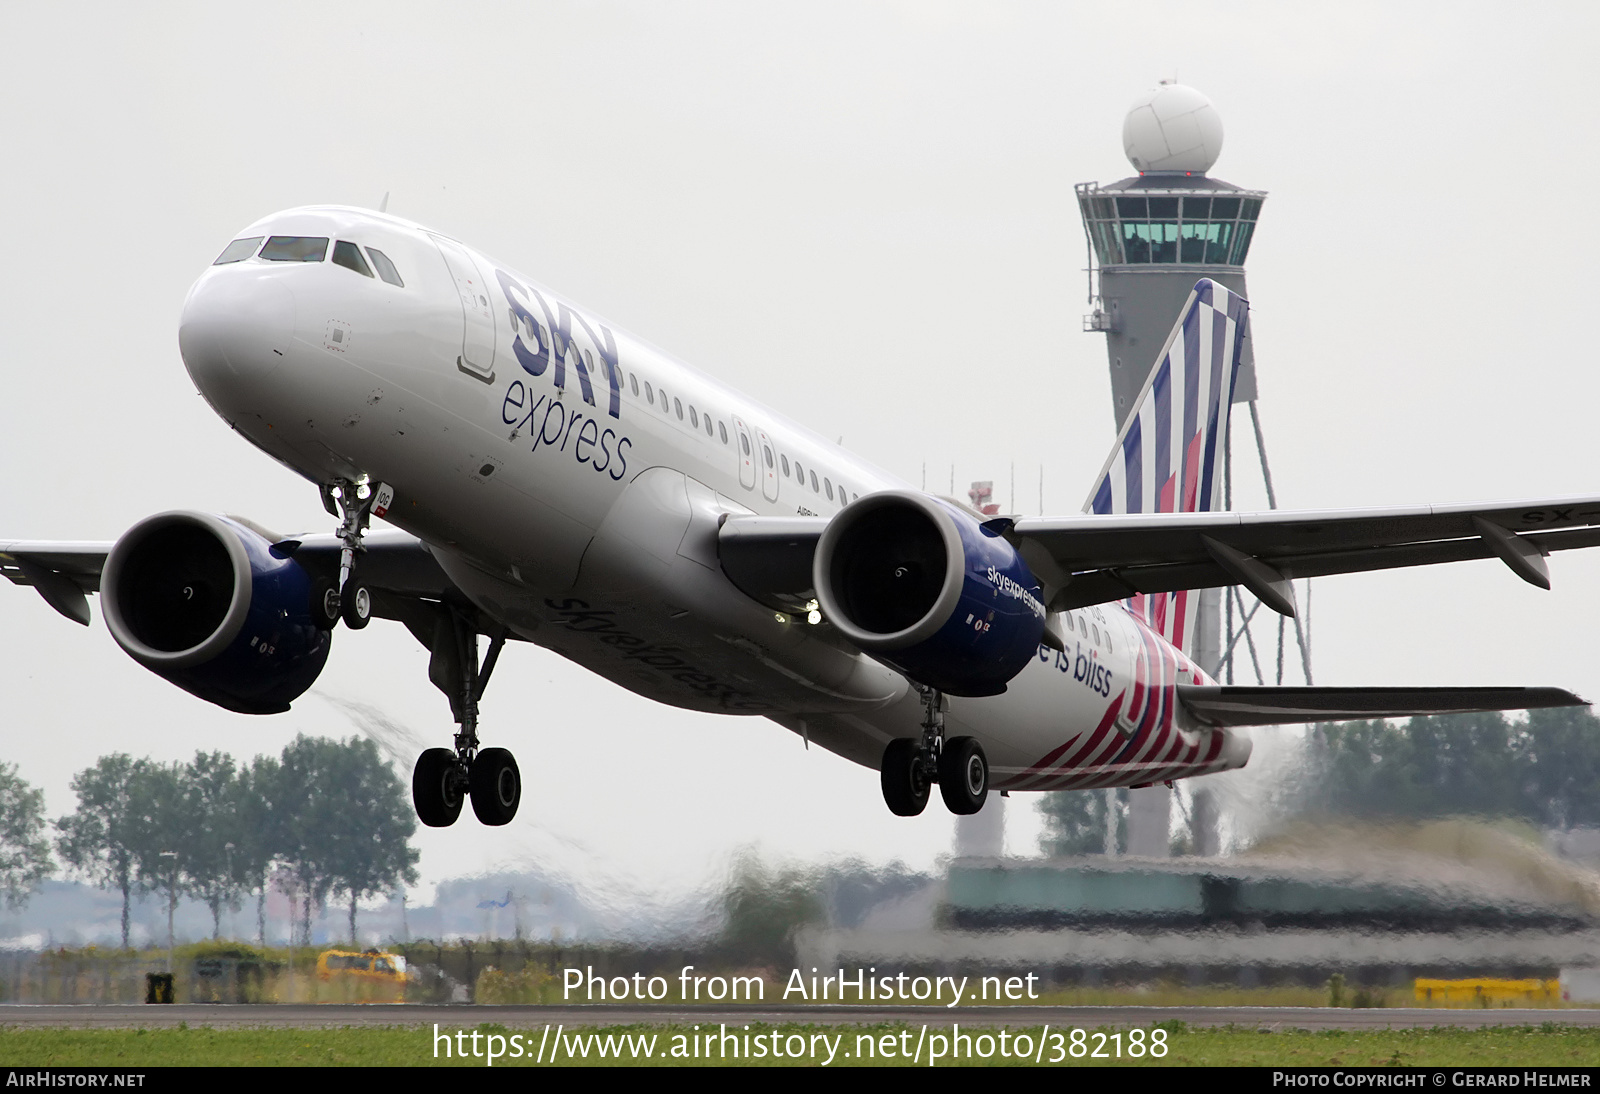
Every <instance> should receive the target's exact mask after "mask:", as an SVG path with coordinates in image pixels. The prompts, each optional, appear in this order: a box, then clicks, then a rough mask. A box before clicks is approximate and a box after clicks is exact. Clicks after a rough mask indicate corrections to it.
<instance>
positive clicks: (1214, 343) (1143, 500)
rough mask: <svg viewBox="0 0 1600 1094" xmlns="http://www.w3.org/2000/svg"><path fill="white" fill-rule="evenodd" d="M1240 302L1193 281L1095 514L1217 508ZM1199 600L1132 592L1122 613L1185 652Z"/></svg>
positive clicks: (1098, 485) (1109, 465)
mask: <svg viewBox="0 0 1600 1094" xmlns="http://www.w3.org/2000/svg"><path fill="white" fill-rule="evenodd" d="M1249 308H1250V305H1249V302H1248V301H1247V300H1245V298H1244V297H1242V296H1240V295H1238V294H1237V293H1234V292H1230V291H1229V290H1227V289H1225V288H1223V287H1222V286H1221V285H1219V284H1217V283H1216V282H1215V281H1212V280H1210V279H1203V280H1201V281H1198V282H1196V283H1195V287H1194V291H1193V292H1191V293H1190V294H1189V299H1188V301H1187V302H1186V303H1185V304H1184V306H1183V311H1182V313H1180V315H1179V317H1178V322H1177V324H1176V325H1174V326H1173V328H1172V333H1171V334H1170V335H1168V336H1167V344H1166V345H1165V346H1163V347H1162V348H1161V354H1160V356H1158V357H1157V358H1156V363H1155V367H1154V368H1152V369H1151V370H1150V378H1149V379H1148V380H1146V381H1145V385H1144V390H1143V391H1141V392H1140V393H1139V400H1138V402H1137V403H1136V404H1135V405H1134V410H1133V413H1132V414H1130V415H1129V416H1128V420H1127V421H1126V422H1124V423H1123V426H1122V433H1121V434H1120V435H1119V436H1118V437H1117V443H1116V444H1115V445H1113V446H1112V449H1111V455H1110V456H1109V457H1107V459H1106V464H1105V467H1104V468H1102V469H1101V471H1100V477H1099V478H1098V479H1097V480H1096V481H1095V486H1094V490H1093V492H1091V493H1090V495H1089V501H1088V503H1087V504H1085V506H1084V509H1085V511H1086V512H1087V511H1092V512H1095V513H1209V512H1215V511H1217V510H1219V509H1221V508H1222V504H1223V499H1222V465H1223V460H1224V454H1225V453H1226V451H1227V447H1228V411H1229V409H1230V407H1231V406H1232V404H1233V384H1234V379H1235V377H1236V376H1237V375H1238V372H1239V354H1240V352H1241V350H1242V348H1243V346H1244V336H1245V324H1246V319H1247V316H1248V312H1249ZM1199 603H1200V601H1199V597H1198V596H1193V595H1191V594H1190V593H1188V592H1176V593H1159V594H1152V595H1150V596H1146V595H1144V594H1143V593H1140V594H1138V595H1136V596H1134V597H1133V599H1132V600H1130V601H1128V606H1129V607H1130V608H1131V609H1132V610H1133V611H1134V612H1136V613H1137V614H1139V615H1141V616H1143V617H1144V618H1145V619H1146V620H1147V621H1148V622H1149V623H1150V625H1151V626H1152V627H1153V628H1154V629H1155V630H1157V631H1158V632H1160V633H1161V635H1162V636H1163V637H1165V638H1166V639H1167V641H1169V642H1171V643H1172V644H1173V645H1174V646H1177V647H1178V648H1179V649H1182V650H1183V651H1184V652H1186V653H1187V652H1189V646H1190V640H1191V637H1192V635H1193V632H1194V621H1195V612H1196V611H1197V610H1198V608H1199Z"/></svg>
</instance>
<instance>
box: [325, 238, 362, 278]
mask: <svg viewBox="0 0 1600 1094" xmlns="http://www.w3.org/2000/svg"><path fill="white" fill-rule="evenodd" d="M333 264H334V265H335V266H343V267H344V268H345V269H347V270H354V271H355V272H356V273H358V274H361V275H362V276H363V277H371V276H372V267H370V266H368V265H367V260H366V259H364V258H362V257H361V248H360V247H357V246H356V245H355V244H354V243H349V242H347V241H345V240H342V239H341V240H340V241H339V242H337V243H335V244H334V245H333Z"/></svg>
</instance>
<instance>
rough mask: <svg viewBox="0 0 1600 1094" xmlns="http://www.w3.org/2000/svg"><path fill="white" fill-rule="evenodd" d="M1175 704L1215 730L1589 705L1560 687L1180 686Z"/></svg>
mask: <svg viewBox="0 0 1600 1094" xmlns="http://www.w3.org/2000/svg"><path fill="white" fill-rule="evenodd" d="M1178 700H1179V701H1180V702H1181V703H1183V705H1184V706H1185V707H1187V708H1188V710H1189V712H1190V713H1191V714H1193V715H1194V716H1195V717H1196V718H1198V719H1199V720H1200V721H1202V722H1204V723H1206V724H1207V725H1211V726H1218V727H1222V726H1271V725H1295V724H1301V723H1306V722H1343V721H1352V720H1357V719H1365V718H1406V717H1410V716H1412V715H1417V714H1469V713H1476V712H1481V711H1490V710H1532V709H1536V708H1540V707H1581V706H1588V704H1587V703H1586V702H1584V701H1583V700H1582V699H1580V698H1578V697H1577V696H1576V695H1574V694H1572V692H1570V691H1564V690H1562V689H1561V688H1329V687H1298V688H1287V687H1235V686H1230V685H1199V684H1179V685H1178Z"/></svg>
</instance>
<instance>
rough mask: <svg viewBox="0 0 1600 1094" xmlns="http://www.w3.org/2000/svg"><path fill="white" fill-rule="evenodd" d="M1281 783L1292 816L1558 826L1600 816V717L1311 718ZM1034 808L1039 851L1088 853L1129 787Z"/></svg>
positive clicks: (1562, 710)
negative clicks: (1301, 753) (1294, 773)
mask: <svg viewBox="0 0 1600 1094" xmlns="http://www.w3.org/2000/svg"><path fill="white" fill-rule="evenodd" d="M1285 789H1286V791H1287V798H1288V801H1287V804H1288V806H1289V809H1290V811H1291V812H1294V813H1298V814H1311V815H1319V816H1338V817H1362V818H1369V819H1379V818H1384V819H1410V820H1422V819H1427V818H1434V817H1445V816H1480V817H1511V818H1516V819H1519V820H1524V821H1527V822H1528V823H1530V824H1533V825H1535V826H1537V827H1539V828H1543V829H1554V830H1557V831H1567V830H1570V829H1573V828H1579V827H1585V826H1595V825H1600V718H1596V717H1595V715H1594V714H1592V713H1591V712H1590V710H1589V709H1588V708H1587V707H1556V708H1552V709H1549V710H1533V711H1529V712H1528V713H1527V715H1526V716H1522V715H1520V714H1518V715H1512V716H1507V715H1505V714H1499V713H1488V714H1448V715H1426V716H1419V717H1415V718H1410V719H1407V720H1405V721H1385V720H1382V719H1378V720H1374V721H1366V722H1341V723H1338V724H1332V725H1319V726H1314V727H1313V728H1312V731H1311V734H1310V738H1309V740H1308V742H1307V753H1306V758H1305V762H1304V764H1303V765H1302V767H1301V769H1300V773H1299V776H1298V779H1297V782H1296V783H1295V785H1292V786H1289V787H1286V788H1285ZM1040 810H1041V811H1042V812H1043V813H1044V815H1045V834H1044V836H1043V838H1042V840H1041V843H1042V845H1043V848H1044V850H1045V851H1046V852H1047V853H1054V854H1067V855H1081V854H1096V853H1100V852H1102V851H1103V850H1104V848H1105V838H1106V836H1105V833H1106V826H1107V822H1108V811H1109V819H1110V820H1111V822H1112V823H1113V824H1116V825H1118V826H1119V827H1120V825H1121V823H1122V821H1123V819H1124V818H1125V816H1126V813H1127V794H1126V792H1125V791H1118V792H1115V793H1113V794H1111V795H1107V793H1106V792H1105V791H1102V790H1064V791H1059V792H1056V793H1052V794H1046V795H1044V798H1043V800H1042V801H1041V802H1040Z"/></svg>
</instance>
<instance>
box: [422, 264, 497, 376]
mask: <svg viewBox="0 0 1600 1094" xmlns="http://www.w3.org/2000/svg"><path fill="white" fill-rule="evenodd" d="M433 241H434V243H435V244H437V245H438V247H439V253H440V254H442V255H444V264H445V265H446V266H448V267H449V268H450V277H451V279H452V280H453V281H454V282H455V286H456V294H457V295H458V296H459V297H460V298H461V318H462V321H463V323H464V329H463V331H462V337H461V358H460V360H459V361H458V362H457V363H458V364H459V365H460V367H461V371H462V372H465V373H467V374H468V375H471V376H476V377H478V378H479V379H480V380H493V379H494V309H493V308H492V306H491V305H490V303H489V301H490V299H492V298H491V297H490V295H489V284H488V282H487V281H486V280H484V277H483V275H482V274H481V273H480V272H479V271H478V264H477V263H476V262H474V261H473V260H472V256H471V255H469V254H468V253H467V252H466V251H465V250H464V249H463V248H462V247H461V246H460V245H459V244H457V243H454V242H452V241H451V240H448V239H445V238H443V237H442V236H434V237H433Z"/></svg>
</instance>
